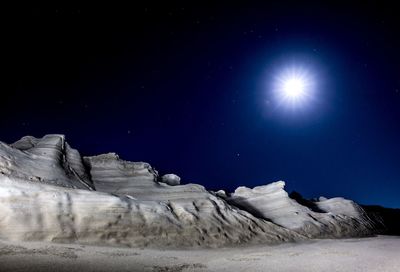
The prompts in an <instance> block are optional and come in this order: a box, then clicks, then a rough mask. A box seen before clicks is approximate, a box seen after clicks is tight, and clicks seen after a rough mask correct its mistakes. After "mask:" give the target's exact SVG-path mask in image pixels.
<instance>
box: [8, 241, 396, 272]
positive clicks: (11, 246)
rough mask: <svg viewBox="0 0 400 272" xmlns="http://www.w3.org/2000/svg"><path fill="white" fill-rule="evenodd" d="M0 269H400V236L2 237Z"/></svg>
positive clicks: (247, 270) (167, 270)
mask: <svg viewBox="0 0 400 272" xmlns="http://www.w3.org/2000/svg"><path fill="white" fill-rule="evenodd" d="M0 271H1V272H3V271H13V272H18V271H85V272H89V271H131V272H132V271H158V272H161V271H163V272H171V271H174V272H177V271H246V272H249V271H363V272H365V271H380V272H384V271H397V272H398V271H400V237H389V236H379V237H374V238H362V239H342V240H328V239H327V240H314V241H312V242H307V243H300V244H282V245H277V246H251V247H241V248H220V249H197V250H154V249H137V248H115V247H114V248H113V247H97V246H83V245H71V244H46V243H36V242H35V243H33V242H31V243H15V242H7V241H0Z"/></svg>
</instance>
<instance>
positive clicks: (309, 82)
mask: <svg viewBox="0 0 400 272" xmlns="http://www.w3.org/2000/svg"><path fill="white" fill-rule="evenodd" d="M314 91H315V80H314V77H313V76H312V75H311V73H310V71H309V70H308V69H306V68H304V67H298V66H293V67H288V68H286V69H283V70H282V71H281V72H280V73H278V74H277V75H276V76H275V81H274V84H273V93H274V96H275V99H276V100H277V103H278V105H279V106H284V107H288V108H298V107H305V106H306V104H307V103H308V102H310V100H311V99H312V98H313V96H314Z"/></svg>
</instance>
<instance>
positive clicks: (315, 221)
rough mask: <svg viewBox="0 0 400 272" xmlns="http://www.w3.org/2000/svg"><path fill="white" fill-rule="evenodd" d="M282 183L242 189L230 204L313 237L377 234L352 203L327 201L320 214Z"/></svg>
mask: <svg viewBox="0 0 400 272" xmlns="http://www.w3.org/2000/svg"><path fill="white" fill-rule="evenodd" d="M284 186H285V182H283V181H278V182H274V183H271V184H268V185H265V186H258V187H255V188H253V189H249V188H247V187H239V188H238V189H236V190H235V192H234V193H233V194H232V195H231V196H230V197H229V198H227V200H228V202H229V203H231V204H233V205H236V206H238V207H241V208H242V209H244V210H247V211H249V212H250V213H252V214H254V215H256V216H258V217H260V218H264V219H268V220H271V221H272V222H274V223H276V224H278V225H280V226H283V227H285V228H287V229H290V230H294V231H296V232H298V233H301V234H303V235H306V236H308V237H312V238H319V237H356V236H365V235H369V234H372V233H373V225H372V222H371V221H370V220H369V219H368V217H367V216H366V214H365V212H364V211H363V209H362V208H361V207H360V206H359V205H357V204H356V203H354V202H353V201H351V200H346V199H343V198H332V199H324V200H322V201H319V202H316V203H315V206H316V207H318V211H313V210H311V209H310V208H309V207H306V206H303V205H300V204H299V203H298V202H297V201H296V200H294V199H291V198H290V197H289V195H288V194H287V192H286V191H285V190H284Z"/></svg>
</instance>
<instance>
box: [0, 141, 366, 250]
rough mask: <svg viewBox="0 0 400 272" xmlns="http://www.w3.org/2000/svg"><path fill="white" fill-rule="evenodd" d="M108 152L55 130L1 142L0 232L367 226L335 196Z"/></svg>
mask: <svg viewBox="0 0 400 272" xmlns="http://www.w3.org/2000/svg"><path fill="white" fill-rule="evenodd" d="M180 182H181V181H180V178H179V177H178V176H176V175H173V174H168V175H164V176H162V177H160V176H159V174H158V172H157V171H156V170H155V169H154V168H153V167H151V166H150V165H149V164H148V163H145V162H128V161H124V160H121V159H120V158H119V157H118V155H116V154H114V153H109V154H103V155H99V156H94V157H85V158H82V157H81V155H80V154H79V152H78V151H77V150H75V149H73V148H71V147H70V146H69V145H68V143H66V142H65V137H64V136H63V135H46V136H45V137H43V138H41V139H38V138H34V137H31V136H27V137H24V138H22V139H21V140H19V141H17V142H15V143H14V144H11V145H7V144H5V143H1V142H0V238H3V239H14V240H46V241H67V242H78V243H91V244H110V245H115V244H117V245H121V244H122V245H128V246H156V247H160V246H161V247H164V246H173V247H179V246H188V247H189V246H190V247H192V246H212V247H215V246H224V245H234V244H241V243H256V242H258V243H259V242H263V243H277V242H283V241H297V240H302V239H306V237H310V238H313V237H349V236H363V235H369V234H371V233H372V229H373V227H372V225H371V222H370V221H369V219H368V217H367V216H366V215H365V213H364V211H363V210H362V208H361V207H359V206H358V205H357V204H356V203H354V202H352V201H350V200H345V199H342V198H334V199H321V200H320V201H318V202H315V203H313V204H312V205H313V207H316V209H318V211H316V210H315V209H312V208H310V207H308V206H307V205H301V204H300V203H299V202H297V201H295V200H294V199H291V198H290V197H289V196H288V194H287V193H286V191H284V182H276V183H272V184H269V185H266V186H260V187H256V188H253V189H249V188H246V187H239V188H238V189H237V190H236V191H235V192H234V193H232V194H226V193H225V192H223V191H219V192H217V193H212V192H209V191H207V190H206V189H205V188H204V187H203V186H201V185H197V184H185V185H180Z"/></svg>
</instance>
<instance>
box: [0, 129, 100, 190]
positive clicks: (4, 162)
mask: <svg viewBox="0 0 400 272" xmlns="http://www.w3.org/2000/svg"><path fill="white" fill-rule="evenodd" d="M0 173H1V174H3V175H6V176H11V177H18V178H21V179H23V180H30V181H37V182H43V183H48V184H53V185H58V186H63V187H69V188H80V189H93V185H92V183H91V181H90V179H89V177H88V175H87V173H86V171H85V169H84V166H83V164H82V158H81V156H80V155H79V152H78V151H77V150H75V149H72V148H71V147H70V146H69V145H68V144H67V143H66V142H65V138H64V136H63V135H46V136H44V137H43V138H41V139H37V138H34V137H31V136H26V137H23V138H22V139H21V140H19V141H17V142H15V143H14V144H11V145H7V144H4V143H1V142H0Z"/></svg>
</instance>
